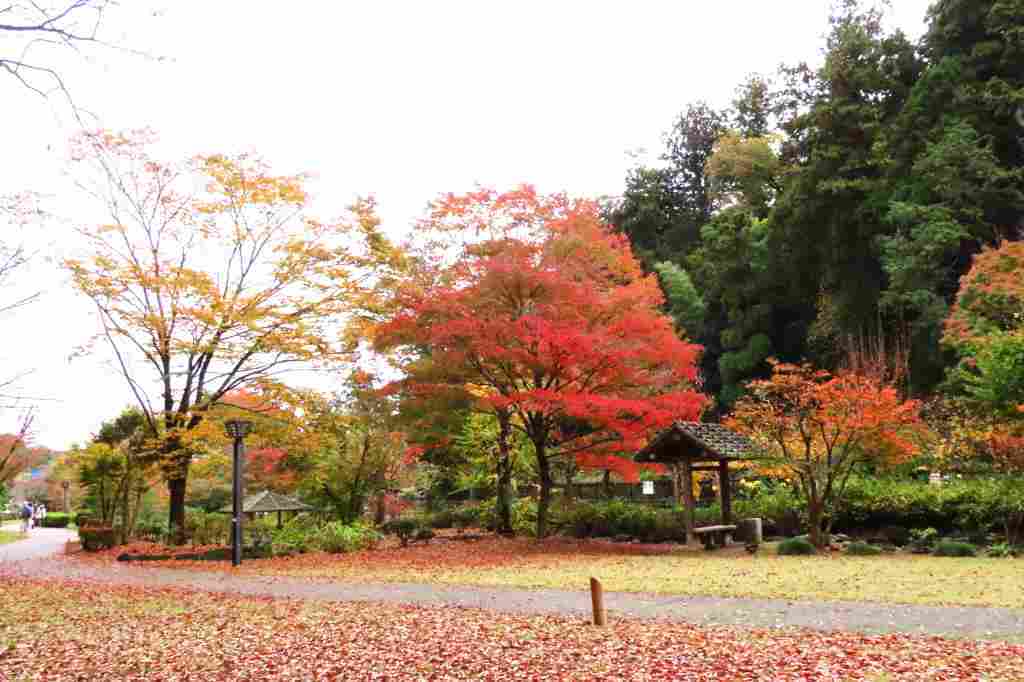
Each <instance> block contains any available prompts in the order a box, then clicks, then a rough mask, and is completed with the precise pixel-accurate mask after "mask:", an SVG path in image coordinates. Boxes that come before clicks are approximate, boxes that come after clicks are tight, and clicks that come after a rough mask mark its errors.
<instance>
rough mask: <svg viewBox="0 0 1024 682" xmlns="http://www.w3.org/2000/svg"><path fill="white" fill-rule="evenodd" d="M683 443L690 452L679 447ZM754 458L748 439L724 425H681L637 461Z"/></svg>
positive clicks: (653, 443) (667, 431)
mask: <svg viewBox="0 0 1024 682" xmlns="http://www.w3.org/2000/svg"><path fill="white" fill-rule="evenodd" d="M684 443H689V444H690V445H691V449H690V451H689V452H687V451H686V450H685V449H684V448H681V447H680V446H681V445H683V444H684ZM695 451H699V453H698V452H695ZM754 455H755V447H754V444H753V443H752V442H750V440H749V439H748V438H747V437H746V436H743V435H741V434H738V433H736V432H735V431H730V430H729V429H727V428H725V427H724V426H722V425H721V424H708V423H705V422H683V421H678V422H675V423H674V424H672V426H670V427H669V428H667V429H665V430H664V431H662V432H661V433H659V434H658V435H657V436H655V437H654V440H652V441H651V442H650V443H648V444H647V447H645V448H644V449H643V450H641V451H640V452H638V453H637V455H636V461H638V462H670V461H677V460H680V459H690V460H700V459H715V460H728V459H751V458H753V457H754Z"/></svg>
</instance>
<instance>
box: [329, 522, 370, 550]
mask: <svg viewBox="0 0 1024 682" xmlns="http://www.w3.org/2000/svg"><path fill="white" fill-rule="evenodd" d="M379 540H380V534H379V533H378V532H377V531H376V530H374V529H373V528H371V527H369V526H367V525H364V524H361V523H354V524H352V525H345V524H344V523H342V522H340V521H334V522H332V523H328V524H326V525H324V526H323V528H321V529H320V532H319V538H318V544H319V547H320V549H321V550H323V551H325V552H330V553H331V554H341V553H345V552H357V551H359V550H361V549H367V548H369V547H372V546H373V545H374V544H376V543H377V542H378V541H379Z"/></svg>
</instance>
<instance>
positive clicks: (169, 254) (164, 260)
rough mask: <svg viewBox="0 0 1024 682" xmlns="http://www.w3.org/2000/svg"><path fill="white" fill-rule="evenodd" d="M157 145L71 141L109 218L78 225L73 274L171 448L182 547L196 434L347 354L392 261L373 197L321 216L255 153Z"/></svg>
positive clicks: (167, 454) (129, 140)
mask: <svg viewBox="0 0 1024 682" xmlns="http://www.w3.org/2000/svg"><path fill="white" fill-rule="evenodd" d="M153 142H155V139H154V135H153V134H152V133H151V132H150V131H145V130H143V131H130V132H125V133H113V132H108V131H97V132H89V133H84V134H82V135H80V136H78V137H77V138H75V139H74V140H73V143H72V161H71V166H72V173H73V175H74V177H76V179H77V180H78V184H79V186H81V187H82V188H83V189H85V190H87V191H88V192H89V194H90V195H91V196H92V197H94V198H95V199H96V200H98V201H99V202H100V204H101V205H102V206H103V208H104V209H105V212H106V215H107V218H106V219H105V222H103V223H102V224H98V225H90V226H85V227H81V228H80V229H79V231H80V233H81V234H82V236H83V237H84V239H85V249H84V253H83V254H82V255H81V256H79V257H75V258H69V259H67V260H66V261H65V265H66V267H67V269H68V271H69V272H70V273H71V279H72V282H73V285H74V287H75V288H76V289H77V290H78V291H79V292H81V293H82V294H83V295H85V296H86V297H88V298H89V299H90V300H91V302H92V303H93V305H94V307H95V312H96V317H97V319H98V328H99V331H98V334H97V336H96V337H95V338H94V339H93V341H99V342H105V343H106V344H107V346H108V347H109V349H110V350H111V352H112V355H113V361H114V363H115V365H116V367H117V368H118V369H119V370H120V372H121V374H122V375H123V376H124V379H125V381H126V382H127V384H128V386H129V387H130V389H131V392H132V394H133V395H134V398H135V401H136V402H137V404H138V406H139V409H140V410H141V411H142V413H143V415H144V417H145V420H146V424H147V426H148V429H149V431H150V435H151V437H153V438H154V439H156V440H157V441H158V449H159V451H160V464H161V467H162V470H163V474H164V478H165V479H166V481H167V486H168V492H169V496H170V519H169V521H170V528H171V529H172V535H173V536H174V537H175V538H176V539H177V540H178V541H182V540H183V539H184V513H185V494H186V488H187V481H188V472H189V464H190V462H191V460H192V456H193V454H194V453H195V452H198V451H199V450H198V449H197V444H196V443H195V442H194V437H195V434H197V433H200V432H202V430H203V429H201V428H200V427H201V425H202V424H203V421H204V419H205V418H206V416H207V415H208V414H209V413H210V411H211V409H212V408H214V407H215V406H217V405H218V404H219V403H221V402H222V401H224V399H225V396H228V395H229V394H231V393H232V392H233V391H237V390H238V389H240V388H243V387H246V386H249V387H263V388H269V387H271V386H272V385H274V384H275V383H279V382H280V378H281V375H282V374H283V373H285V372H289V371H293V370H296V369H309V368H313V367H316V366H330V365H333V364H335V363H338V362H342V361H344V360H346V359H347V357H348V355H349V353H350V352H351V350H352V347H351V344H349V343H345V342H344V341H343V340H342V338H343V337H342V335H341V334H340V330H341V327H342V324H343V319H344V316H345V314H346V312H348V311H349V310H351V308H352V306H355V305H361V304H362V303H363V302H364V298H363V297H364V295H365V294H364V284H365V283H366V282H367V281H368V280H369V278H370V277H371V275H372V273H373V271H374V263H375V262H377V261H378V260H381V259H387V258H390V257H392V256H393V254H392V252H391V250H390V246H389V244H388V242H387V240H386V239H384V237H383V236H381V235H380V233H379V232H378V230H377V228H378V220H377V219H376V217H375V215H374V206H373V202H372V201H371V200H362V201H358V202H357V203H356V204H355V205H354V206H353V207H351V209H350V215H349V216H347V217H346V218H344V219H342V220H337V221H331V222H324V221H320V220H316V219H314V218H312V217H311V216H310V215H309V214H308V207H309V202H310V198H309V196H308V194H307V192H306V189H305V178H304V177H303V176H298V175H276V174H274V173H273V172H272V171H271V169H270V168H269V167H268V165H267V164H266V163H265V162H263V161H262V160H261V159H259V158H257V157H255V156H252V155H246V154H242V155H236V156H226V155H207V156H199V157H195V158H190V159H185V160H181V161H174V162H165V161H162V160H159V159H157V158H156V157H155V156H154V155H153V154H152V153H151V152H150V149H152V147H153V144H152V143H153Z"/></svg>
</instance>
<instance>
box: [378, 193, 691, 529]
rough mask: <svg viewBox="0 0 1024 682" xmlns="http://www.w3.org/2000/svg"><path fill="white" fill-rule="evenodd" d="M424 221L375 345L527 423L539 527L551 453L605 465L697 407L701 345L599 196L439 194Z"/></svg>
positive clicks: (445, 390) (430, 383)
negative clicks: (665, 309)
mask: <svg viewBox="0 0 1024 682" xmlns="http://www.w3.org/2000/svg"><path fill="white" fill-rule="evenodd" d="M418 227H419V229H418V235H419V236H420V237H421V238H422V239H423V242H422V245H421V247H420V248H417V247H416V246H415V245H414V246H411V247H410V253H411V254H413V255H414V259H413V260H414V262H415V263H416V266H415V267H413V268H412V270H411V272H410V274H409V276H408V277H407V278H406V280H405V281H404V282H403V283H402V284H401V285H400V286H399V287H398V288H397V290H396V293H395V300H394V302H393V303H394V311H395V312H394V314H393V315H392V316H391V318H390V319H389V320H388V321H386V322H385V323H384V324H382V325H381V326H380V327H379V328H378V329H377V335H376V341H377V346H378V348H383V349H389V350H403V349H404V350H405V351H406V352H405V353H404V354H403V355H401V356H400V357H402V358H403V360H402V361H401V366H402V369H403V370H404V372H405V374H406V379H405V381H404V382H403V386H404V388H405V389H406V390H407V391H409V392H411V393H413V394H420V395H430V394H446V395H453V394H461V395H462V396H463V397H464V398H466V399H468V400H469V401H470V402H471V404H472V405H473V407H474V408H475V409H478V410H483V411H486V412H489V413H491V414H493V415H495V417H497V419H498V422H499V425H500V426H501V430H502V437H503V438H506V439H507V437H508V435H509V429H511V428H517V429H520V430H522V431H523V432H524V433H525V434H526V436H527V438H528V439H529V440H530V441H531V443H532V444H533V448H534V451H535V456H536V463H537V470H538V472H539V477H540V500H539V504H538V518H537V535H538V537H544V535H545V534H546V532H547V511H548V508H549V504H550V499H551V489H552V486H553V480H552V474H551V464H552V459H553V458H556V457H573V456H575V457H577V458H579V462H580V463H582V464H584V465H594V464H595V463H596V462H598V461H600V462H601V464H602V468H605V467H607V466H608V464H609V462H610V461H612V460H609V459H607V458H608V457H614V456H618V455H622V454H623V453H628V452H631V451H634V450H636V449H638V448H639V447H640V446H642V445H643V444H644V443H645V442H646V440H647V439H648V437H649V436H650V435H651V434H652V433H653V432H654V431H656V430H658V429H661V428H664V427H665V426H667V425H668V424H670V423H671V422H672V421H674V420H677V419H695V418H697V416H698V415H699V413H700V411H701V409H702V408H703V406H704V404H705V398H704V397H703V396H702V395H701V394H700V393H699V392H698V391H697V390H696V388H695V386H696V384H697V383H698V375H697V369H696V361H697V358H698V356H699V353H700V350H701V349H700V347H699V346H696V345H693V344H691V343H688V342H686V341H683V340H681V339H680V338H679V336H678V335H677V333H676V330H675V328H674V326H673V323H672V321H671V320H670V319H669V318H668V317H667V316H665V315H664V314H662V313H661V312H660V309H659V306H661V304H662V302H663V299H662V294H661V290H660V289H659V287H658V283H657V281H656V279H655V278H654V277H652V276H648V275H645V274H644V273H643V271H642V270H641V267H640V264H639V262H638V261H637V259H636V258H635V257H634V256H633V253H632V250H631V249H630V246H629V243H628V241H627V239H626V238H625V237H624V236H622V235H619V234H616V233H614V232H613V231H612V230H611V229H610V228H609V227H608V226H607V225H606V224H605V223H604V222H603V220H602V219H601V217H600V211H599V207H598V205H597V204H596V202H593V201H587V200H577V199H570V198H568V197H566V196H564V195H560V194H559V195H551V196H543V195H540V194H538V193H537V192H536V191H535V190H534V189H533V188H531V187H520V188H518V189H516V190H514V191H510V192H505V193H499V192H496V191H493V190H480V191H477V192H473V193H470V194H466V195H459V196H456V195H449V196H446V197H444V198H442V199H441V200H439V201H436V202H435V203H434V204H433V205H432V206H431V211H430V214H429V216H428V217H427V218H426V219H425V220H424V221H422V223H421V224H420V225H419V226H418ZM506 445H507V441H506ZM501 448H502V446H501V443H500V442H499V450H501ZM506 455H507V451H506V452H501V453H500V456H501V457H505V456H506ZM595 457H600V458H603V459H600V460H595V459H594V458H595ZM614 461H615V462H616V464H615V467H616V469H617V471H618V472H619V473H620V474H623V475H624V476H625V477H627V478H633V477H634V476H635V472H636V469H635V468H632V466H631V464H630V463H628V462H626V461H623V460H614ZM633 466H635V465H633Z"/></svg>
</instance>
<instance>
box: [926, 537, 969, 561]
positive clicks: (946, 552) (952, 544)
mask: <svg viewBox="0 0 1024 682" xmlns="http://www.w3.org/2000/svg"><path fill="white" fill-rule="evenodd" d="M933 554H935V556H949V557H965V556H977V555H978V548H977V547H975V546H974V545H972V544H971V543H969V542H957V541H956V540H943V541H942V542H940V543H939V544H937V545H935V551H934V552H933Z"/></svg>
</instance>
